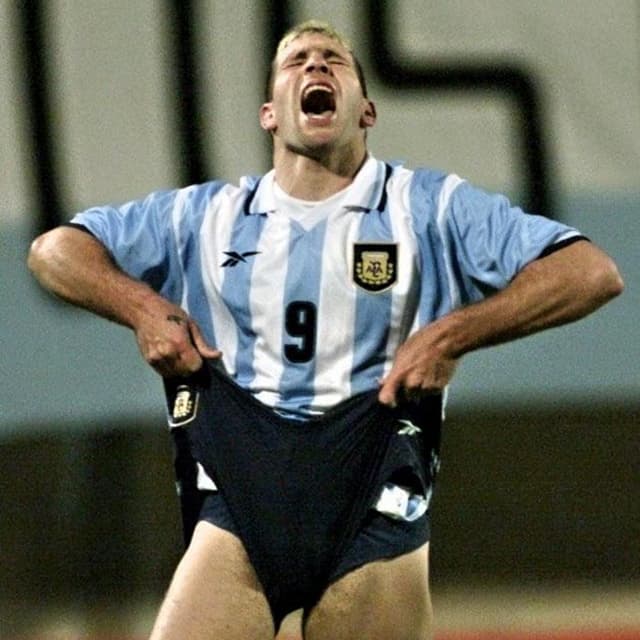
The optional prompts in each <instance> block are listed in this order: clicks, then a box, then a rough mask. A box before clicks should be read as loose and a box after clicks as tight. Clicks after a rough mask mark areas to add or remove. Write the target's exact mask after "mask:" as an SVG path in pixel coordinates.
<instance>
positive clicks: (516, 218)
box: [441, 181, 580, 299]
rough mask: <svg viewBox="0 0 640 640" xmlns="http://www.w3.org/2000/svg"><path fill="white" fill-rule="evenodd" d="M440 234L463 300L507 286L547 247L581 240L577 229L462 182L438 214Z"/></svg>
mask: <svg viewBox="0 0 640 640" xmlns="http://www.w3.org/2000/svg"><path fill="white" fill-rule="evenodd" d="M443 215H444V219H443V221H442V222H443V224H442V225H441V232H442V233H444V234H445V236H446V238H445V246H447V247H448V251H449V252H450V253H451V255H450V256H449V257H450V261H451V264H452V265H454V273H455V274H456V275H457V277H458V278H459V280H460V283H459V284H460V286H461V288H462V290H463V291H465V292H466V294H467V295H466V296H465V297H467V298H468V299H477V298H479V297H483V296H484V295H486V294H487V293H488V292H491V291H492V290H493V291H495V290H499V289H503V288H504V287H506V286H507V285H508V284H509V282H510V281H511V280H512V279H513V278H514V277H515V276H516V274H517V273H518V272H519V271H521V270H522V269H523V268H524V267H525V266H526V265H527V264H528V263H529V262H531V261H532V260H535V259H536V258H538V257H540V255H541V254H542V253H543V252H545V250H548V249H549V248H550V247H551V246H552V245H554V244H556V243H561V242H564V241H566V240H568V239H569V238H572V237H580V233H579V231H578V230H577V229H574V228H572V227H569V226H567V225H565V224H562V223H560V222H557V221H555V220H551V219H550V218H547V217H544V216H540V215H532V214H529V213H525V212H524V211H523V210H522V209H521V208H519V207H515V206H512V205H511V203H510V202H509V200H508V199H507V198H506V197H505V196H503V195H499V194H490V193H487V192H485V191H483V190H481V189H478V188H476V187H473V186H472V185H470V184H469V183H467V182H464V181H461V182H460V183H459V184H458V186H457V187H456V188H455V189H454V190H453V192H452V193H451V196H450V198H449V202H448V205H447V206H446V208H445V210H444V211H443Z"/></svg>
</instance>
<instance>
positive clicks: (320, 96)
mask: <svg viewBox="0 0 640 640" xmlns="http://www.w3.org/2000/svg"><path fill="white" fill-rule="evenodd" d="M300 106H301V108H302V111H303V113H304V114H305V115H306V116H307V117H308V118H309V119H312V120H323V121H324V120H326V121H328V120H330V119H331V117H332V116H333V115H334V113H335V112H336V98H335V95H334V93H333V89H332V88H331V87H330V86H328V85H326V84H312V85H309V86H308V87H306V89H305V90H304V91H303V92H302V99H301V104H300Z"/></svg>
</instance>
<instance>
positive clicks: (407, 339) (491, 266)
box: [29, 22, 623, 640]
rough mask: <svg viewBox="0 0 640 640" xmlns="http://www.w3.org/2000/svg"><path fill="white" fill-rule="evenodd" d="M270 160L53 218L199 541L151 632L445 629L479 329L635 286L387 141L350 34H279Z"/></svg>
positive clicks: (508, 325)
mask: <svg viewBox="0 0 640 640" xmlns="http://www.w3.org/2000/svg"><path fill="white" fill-rule="evenodd" d="M259 118H260V124H261V126H262V128H263V129H264V130H265V131H267V132H269V133H270V134H271V136H272V139H273V170H271V171H270V172H269V173H267V174H266V175H264V176H262V177H261V178H259V179H256V178H244V179H242V180H241V182H240V185H239V186H234V185H231V184H226V183H223V182H209V183H206V184H202V185H195V186H190V187H187V188H183V189H178V190H175V191H169V192H162V193H153V194H151V195H150V196H148V197H147V198H146V199H144V200H140V201H136V202H130V203H128V204H125V205H123V206H120V207H97V208H93V209H89V210H88V211H85V212H83V213H80V214H78V215H77V216H76V217H75V218H74V219H73V220H72V223H71V225H67V226H63V227H61V228H58V229H55V230H53V231H51V232H49V233H47V234H44V235H43V236H42V237H40V238H38V239H37V240H36V241H35V242H34V244H33V247H32V250H31V253H30V258H29V264H30V267H31V269H32V270H33V272H34V273H35V275H36V277H37V278H38V279H39V280H40V282H41V283H42V284H43V285H44V286H45V287H47V288H48V289H50V290H52V291H53V292H54V293H56V294H57V295H58V296H60V297H62V298H64V299H66V300H68V301H70V302H72V303H73V304H76V305H79V306H81V307H84V308H86V309H89V310H90V311H92V312H94V313H97V314H99V315H101V316H104V317H106V318H109V319H111V320H114V321H116V322H119V323H121V324H123V325H125V326H128V327H130V328H131V329H132V330H133V331H134V333H135V336H136V339H137V341H138V345H139V347H140V351H141V352H142V355H143V356H144V358H145V359H146V360H147V361H148V362H149V364H150V365H151V366H153V367H154V368H155V369H156V371H158V373H160V374H161V375H162V376H163V378H164V379H165V386H166V393H167V400H168V412H169V423H170V426H171V427H172V430H173V433H174V435H175V437H176V444H177V470H178V471H177V472H178V479H179V481H180V486H181V500H182V506H183V516H184V521H185V530H186V534H187V539H188V540H189V544H188V548H187V550H186V552H185V554H184V557H183V559H182V560H181V562H180V564H179V566H178V568H177V570H176V573H175V576H174V578H173V581H172V583H171V585H170V587H169V590H168V593H167V595H166V598H165V601H164V603H163V605H162V607H161V609H160V612H159V614H158V617H157V620H156V623H155V626H154V629H153V631H152V636H151V637H152V639H153V640H167V639H178V638H179V639H183V638H189V639H190V640H198V639H209V638H211V639H213V638H216V639H221V638H224V639H227V640H233V639H238V640H239V639H242V640H263V639H265V640H266V639H267V638H273V636H274V634H275V633H276V631H277V628H278V625H279V624H280V621H281V620H282V618H283V617H284V616H285V615H286V614H287V613H288V612H289V611H292V610H294V609H300V608H301V609H303V610H304V624H303V633H304V637H305V638H308V639H310V640H319V639H324V638H332V639H333V640H336V639H344V640H347V639H353V640H355V639H358V640H360V639H363V638H366V639H367V640H376V639H380V640H390V639H392V638H396V639H400V638H402V639H404V640H408V639H415V640H418V639H420V640H424V639H425V638H430V637H431V633H432V613H431V605H430V598H429V589H428V550H429V543H428V540H429V499H430V496H431V490H432V484H433V480H434V477H435V474H436V472H437V468H438V430H439V420H440V415H441V409H442V392H443V390H444V389H445V388H446V386H447V385H448V383H449V382H450V380H451V378H452V376H453V373H454V370H455V367H456V363H457V362H458V360H459V359H460V357H461V356H462V355H464V354H465V353H468V352H470V351H472V350H474V349H478V348H481V347H486V346H489V345H494V344H497V343H501V342H505V341H507V340H513V339H516V338H519V337H521V336H525V335H528V334H531V333H534V332H536V331H540V330H543V329H546V328H548V327H552V326H557V325H560V324H563V323H567V322H570V321H573V320H576V319H578V318H581V317H583V316H585V315H586V314H588V313H590V312H592V311H594V310H595V309H597V308H598V307H600V306H601V305H602V304H604V303H605V302H607V301H608V300H610V299H611V298H613V297H614V296H616V295H618V294H619V293H620V292H621V291H622V287H623V285H622V280H621V277H620V275H619V274H618V271H617V269H616V267H615V265H614V264H613V262H612V260H611V259H610V258H609V257H608V256H606V255H605V254H604V253H603V252H602V251H601V250H600V249H598V248H597V247H596V246H594V244H593V243H591V242H590V241H588V240H587V239H585V238H584V237H583V236H581V235H580V233H579V232H578V231H577V230H575V229H572V228H569V227H567V226H565V225H562V224H560V223H557V222H554V221H552V220H549V219H546V218H543V217H540V216H535V215H529V214H526V213H524V212H522V211H521V210H520V209H518V208H516V207H512V206H511V205H510V204H509V203H508V202H507V200H506V199H505V198H504V197H502V196H499V195H491V194H487V193H485V192H483V191H481V190H479V189H476V188H474V187H473V186H471V185H470V184H468V183H467V182H465V181H464V180H462V179H460V178H458V177H457V176H455V175H445V174H443V173H440V172H436V171H431V170H427V169H419V170H411V169H409V168H406V167H404V166H392V165H389V164H386V163H384V162H381V161H378V160H376V159H375V158H374V157H373V156H372V155H370V154H369V152H368V151H367V146H366V132H367V129H368V128H369V127H373V126H374V124H375V122H376V110H375V107H374V104H373V102H372V101H371V100H370V99H369V98H368V96H367V91H366V87H365V81H364V77H363V75H362V70H361V68H360V65H359V63H358V61H357V60H356V58H355V56H354V54H353V52H352V50H351V48H350V46H349V44H348V43H347V41H346V40H345V39H344V38H343V37H342V36H340V35H339V34H338V33H336V32H335V31H334V30H333V29H332V28H330V27H329V26H328V25H325V24H323V23H316V22H311V23H305V24H303V25H300V26H298V27H296V28H294V29H293V30H292V31H291V32H289V33H288V34H287V35H286V36H285V37H284V38H283V40H282V41H281V43H280V45H279V47H278V50H277V53H276V55H275V58H274V60H273V64H272V73H271V78H270V81H269V89H268V97H267V101H266V102H265V103H264V104H263V105H262V106H261V108H260V114H259Z"/></svg>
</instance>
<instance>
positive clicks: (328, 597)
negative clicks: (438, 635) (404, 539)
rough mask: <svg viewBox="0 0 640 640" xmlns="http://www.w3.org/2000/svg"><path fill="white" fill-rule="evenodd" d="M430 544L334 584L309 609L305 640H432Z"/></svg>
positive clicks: (371, 566) (366, 568)
mask: <svg viewBox="0 0 640 640" xmlns="http://www.w3.org/2000/svg"><path fill="white" fill-rule="evenodd" d="M428 558H429V544H428V543H427V544H425V545H424V546H422V547H420V548H419V549H417V550H416V551H412V552H411V553H407V554H405V555H402V556H398V557H396V558H392V559H390V560H379V561H376V562H371V563H369V564H366V565H364V566H363V567H360V568H359V569H356V570H355V571H352V572H351V573H348V574H347V575H345V576H343V577H342V578H340V579H339V580H338V581H337V582H335V583H334V584H332V585H331V586H330V587H329V588H328V589H327V591H326V592H325V593H324V595H323V596H322V598H321V599H320V601H319V602H318V604H317V605H316V606H315V607H314V609H313V610H312V611H311V612H310V613H309V616H308V618H307V620H306V624H305V628H304V637H305V639H306V640H322V639H323V638H331V639H332V640H361V639H362V638H367V640H430V639H431V638H432V633H433V631H432V625H433V622H432V619H433V613H432V609H431V598H430V595H429V576H428Z"/></svg>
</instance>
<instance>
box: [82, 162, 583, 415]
mask: <svg viewBox="0 0 640 640" xmlns="http://www.w3.org/2000/svg"><path fill="white" fill-rule="evenodd" d="M307 204H308V203H307ZM329 204H330V205H332V206H319V207H313V206H308V207H307V209H306V213H305V214H304V215H302V216H301V215H295V212H293V211H292V210H291V206H289V204H287V203H285V202H284V201H283V200H282V199H278V198H277V197H276V184H275V174H274V172H273V171H271V172H270V173H267V174H266V175H265V176H263V177H262V178H243V179H242V180H241V182H240V185H239V186H233V185H231V184H228V183H224V182H208V183H205V184H201V185H194V186H190V187H186V188H184V189H178V190H174V191H166V192H157V193H153V194H151V195H150V196H148V197H147V198H146V199H144V200H139V201H135V202H130V203H127V204H125V205H122V206H120V207H99V208H93V209H89V210H88V211H85V212H83V213H80V214H78V215H77V216H76V217H75V218H74V219H73V220H72V223H73V224H78V225H81V226H83V227H84V228H86V229H87V230H89V231H90V232H91V233H92V234H93V235H95V236H96V237H97V238H98V239H99V240H100V241H102V242H103V243H104V245H105V246H106V247H107V248H108V250H109V251H110V252H111V254H112V256H113V258H114V260H115V261H116V263H117V264H118V265H119V266H120V267H121V268H122V269H123V270H124V271H126V272H127V273H129V274H130V275H132V276H134V277H136V278H139V279H141V280H143V281H145V282H147V283H149V284H150V285H151V286H152V287H153V288H154V289H155V290H157V291H158V292H160V293H161V294H162V295H163V296H165V297H167V298H168V299H170V300H172V301H173V302H175V303H177V304H180V305H181V306H182V307H183V308H184V309H185V310H186V311H187V312H188V313H189V314H190V315H191V316H192V317H193V318H194V319H195V320H196V322H197V323H198V324H199V326H200V328H201V329H202V331H203V333H204V336H205V337H206V339H207V341H208V342H209V343H210V344H211V345H212V346H216V347H218V348H219V349H221V350H222V352H223V354H224V356H223V357H224V366H225V369H226V371H227V372H228V374H229V375H230V376H231V377H232V378H233V379H234V381H235V382H236V383H237V384H238V385H240V386H241V387H243V388H244V389H247V390H248V391H249V392H250V393H251V394H252V395H253V396H254V397H255V398H257V399H258V400H259V401H261V402H262V403H263V404H265V405H267V406H270V407H273V408H275V409H276V410H278V411H279V412H280V413H282V414H283V415H289V416H294V417H295V416H297V417H301V418H308V417H309V416H312V415H315V414H318V413H322V412H324V411H326V410H328V409H329V408H331V407H333V406H335V405H336V404H338V403H339V402H340V401H342V400H345V399H346V398H349V397H351V396H353V395H356V394H358V393H361V392H363V391H369V390H373V389H376V388H377V387H378V381H379V380H380V378H381V377H383V376H384V375H385V373H386V372H387V371H388V370H389V369H390V367H391V363H392V361H393V356H394V353H395V351H396V349H397V347H398V346H399V345H400V344H401V343H402V342H403V341H404V340H405V339H406V337H407V336H408V335H409V334H410V333H411V332H413V331H415V330H417V329H419V328H420V327H422V326H424V325H426V324H428V323H429V322H432V321H433V320H435V319H437V318H439V317H441V316H443V315H445V314H447V313H448V312H450V311H452V310H453V309H455V308H457V307H459V306H461V305H465V304H468V303H470V302H473V301H477V300H480V299H482V298H483V297H484V296H486V295H488V294H490V293H491V292H494V291H496V290H499V289H501V288H503V287H505V286H506V285H507V284H508V283H509V281H510V280H511V279H512V278H513V277H514V276H515V275H516V274H517V273H518V271H519V270H520V269H522V267H524V266H525V265H526V264H527V263H528V262H530V261H532V260H534V259H535V258H537V257H539V256H540V255H541V254H542V253H543V252H544V251H545V250H547V249H548V248H549V247H550V246H552V245H555V244H558V243H562V242H563V241H566V240H568V239H571V238H575V237H578V232H577V231H576V230H575V229H572V228H569V227H567V226H565V225H562V224H560V223H558V222H555V221H552V220H550V219H547V218H544V217H541V216H535V215H529V214H525V213H523V212H522V211H521V210H520V209H518V208H515V207H512V206H510V204H509V202H508V201H507V200H506V198H504V197H503V196H500V195H490V194H487V193H485V192H483V191H481V190H479V189H476V188H474V187H472V186H471V185H470V184H468V183H467V182H465V181H463V180H461V179H460V178H458V177H457V176H455V175H446V174H443V173H440V172H437V171H431V170H427V169H419V170H415V171H413V170H410V169H407V168H405V167H402V166H395V167H392V166H391V165H388V164H385V163H383V162H379V161H377V160H375V159H374V158H373V157H369V158H368V160H367V161H366V163H365V164H364V165H363V167H362V168H361V170H360V171H359V173H358V174H357V176H356V177H355V179H354V181H353V183H352V184H351V185H350V186H349V187H348V188H347V189H345V191H343V192H341V194H339V196H337V197H335V198H333V199H331V200H330V202H329Z"/></svg>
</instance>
